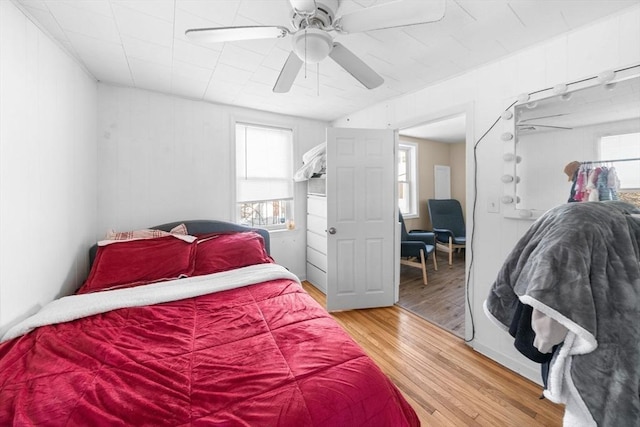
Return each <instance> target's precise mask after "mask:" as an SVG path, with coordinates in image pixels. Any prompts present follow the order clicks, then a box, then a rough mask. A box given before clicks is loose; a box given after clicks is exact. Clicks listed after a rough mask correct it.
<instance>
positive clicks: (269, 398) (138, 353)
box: [0, 280, 419, 427]
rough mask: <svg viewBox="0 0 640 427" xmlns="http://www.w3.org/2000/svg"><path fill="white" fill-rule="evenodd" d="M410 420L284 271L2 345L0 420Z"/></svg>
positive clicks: (379, 376)
mask: <svg viewBox="0 0 640 427" xmlns="http://www.w3.org/2000/svg"><path fill="white" fill-rule="evenodd" d="M34 424H38V425H91V426H98V425H109V426H112V425H154V426H157V425H187V424H189V425H219V426H277V425H283V426H359V425H371V426H394V427H395V426H415V425H419V421H418V419H417V417H416V414H415V412H414V411H413V409H412V408H411V407H410V406H409V405H408V403H407V402H406V401H405V400H404V398H403V397H402V396H401V394H400V392H399V391H398V390H397V389H396V388H395V386H394V385H393V384H392V383H391V382H390V381H389V379H388V378H387V377H386V376H385V375H384V374H383V373H382V372H381V371H380V369H379V368H378V367H377V366H376V365H375V364H374V362H373V361H372V360H371V359H370V358H369V357H367V356H366V355H365V354H364V352H363V350H362V349H361V348H360V347H359V346H358V345H357V344H355V343H354V342H353V340H352V339H351V338H350V337H349V336H348V335H347V334H346V332H345V331H344V330H343V329H342V328H341V327H340V326H339V325H338V324H337V323H336V322H335V321H334V320H333V319H332V318H331V317H330V316H329V314H328V313H327V312H326V311H325V310H324V309H323V308H322V307H320V306H319V305H318V304H317V303H316V302H315V300H313V299H312V298H311V297H310V296H309V295H308V294H307V293H306V292H305V291H304V290H303V289H302V288H301V286H300V285H299V284H298V283H296V282H293V281H291V280H273V281H269V282H264V283H261V284H257V285H252V286H247V287H242V288H238V289H234V290H229V291H224V292H219V293H215V294H208V295H204V296H200V297H196V298H190V299H183V300H179V301H173V302H169V303H163V304H158V305H151V306H143V307H134V308H124V309H118V310H114V311H110V312H107V313H104V314H98V315H94V316H90V317H87V318H82V319H79V320H75V321H72V322H66V323H61V324H57V325H50V326H43V327H40V328H38V329H36V330H34V331H33V332H31V333H29V334H27V335H25V336H22V337H20V338H16V339H13V340H10V341H7V342H5V343H3V344H0V425H2V426H5V425H20V426H22V425H34Z"/></svg>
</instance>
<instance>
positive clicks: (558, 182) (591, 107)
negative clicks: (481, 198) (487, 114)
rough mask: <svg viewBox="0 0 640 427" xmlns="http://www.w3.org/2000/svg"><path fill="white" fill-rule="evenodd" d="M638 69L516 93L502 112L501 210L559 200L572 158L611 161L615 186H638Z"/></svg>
mask: <svg viewBox="0 0 640 427" xmlns="http://www.w3.org/2000/svg"><path fill="white" fill-rule="evenodd" d="M639 68H640V67H632V68H629V69H625V70H624V71H618V72H615V73H614V72H613V71H609V72H605V73H602V74H601V75H600V76H598V77H596V78H592V79H585V80H584V81H582V82H579V83H574V84H572V85H571V86H572V87H568V86H567V85H562V84H561V85H557V86H555V87H554V88H553V89H550V90H546V91H543V93H540V94H539V97H537V98H536V97H532V96H529V95H528V94H523V95H521V96H520V97H519V98H518V103H517V104H516V105H515V107H514V108H512V109H511V110H509V111H507V112H505V114H503V119H504V120H503V122H504V123H505V127H504V130H505V132H504V133H503V134H502V140H503V142H504V146H505V150H504V155H503V160H504V162H505V167H504V175H503V176H502V182H503V184H504V196H503V198H502V203H503V206H504V209H503V212H504V214H505V216H507V217H511V218H523V219H535V218H537V217H539V216H540V215H541V214H542V213H544V212H545V211H547V210H548V209H550V208H552V207H554V206H557V205H559V204H562V203H566V202H567V201H568V200H569V198H570V192H571V190H572V176H571V175H572V174H573V168H572V167H571V166H569V167H567V166H568V165H569V164H570V163H571V162H574V161H577V162H578V163H580V164H582V165H583V167H587V166H591V167H601V169H602V167H605V168H606V170H609V169H611V168H612V167H613V168H615V169H616V170H618V171H620V172H621V173H620V174H619V175H620V181H621V186H622V188H623V189H624V188H629V187H631V188H634V187H635V188H637V189H638V192H640V74H639V72H640V69H639ZM509 116H511V117H509ZM621 135H622V136H621ZM622 140H624V141H622ZM611 141H614V143H613V144H612V143H611ZM620 141H622V142H620ZM572 166H573V167H574V168H575V166H576V164H573V165H572ZM565 168H567V171H566V172H565ZM623 177H624V179H626V182H624V180H623V179H622V178H623ZM612 179H613V176H612ZM595 196H596V194H593V196H592V197H595ZM617 196H618V195H617V194H616V196H613V197H617ZM603 197H604V196H603Z"/></svg>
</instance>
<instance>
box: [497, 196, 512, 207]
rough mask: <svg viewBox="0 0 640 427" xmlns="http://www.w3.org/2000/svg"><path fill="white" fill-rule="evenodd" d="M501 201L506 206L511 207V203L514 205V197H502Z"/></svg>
mask: <svg viewBox="0 0 640 427" xmlns="http://www.w3.org/2000/svg"><path fill="white" fill-rule="evenodd" d="M500 201H501V202H502V203H504V204H505V205H510V204H511V203H513V197H511V196H502V197H501V198H500Z"/></svg>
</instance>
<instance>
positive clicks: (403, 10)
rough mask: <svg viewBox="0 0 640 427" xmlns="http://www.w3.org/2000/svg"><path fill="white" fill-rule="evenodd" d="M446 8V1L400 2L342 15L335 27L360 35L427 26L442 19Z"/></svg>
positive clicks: (400, 0) (408, 0) (406, 0)
mask: <svg viewBox="0 0 640 427" xmlns="http://www.w3.org/2000/svg"><path fill="white" fill-rule="evenodd" d="M445 7H446V6H445V0H399V1H394V2H390V3H384V4H381V5H378V6H372V7H367V8H365V9H360V10H357V11H355V12H351V13H347V14H346V15H342V16H341V17H340V18H338V19H337V21H336V23H335V27H336V29H338V30H339V31H342V32H345V33H359V32H362V31H372V30H381V29H384V28H393V27H404V26H407V25H416V24H425V23H427V22H435V21H439V20H440V19H442V18H443V17H444V12H445Z"/></svg>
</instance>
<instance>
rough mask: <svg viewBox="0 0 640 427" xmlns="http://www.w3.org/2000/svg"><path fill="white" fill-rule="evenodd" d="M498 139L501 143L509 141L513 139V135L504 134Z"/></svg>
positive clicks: (509, 133)
mask: <svg viewBox="0 0 640 427" xmlns="http://www.w3.org/2000/svg"><path fill="white" fill-rule="evenodd" d="M500 139H502V140H503V141H511V140H512V139H513V134H512V133H511V132H504V133H503V134H502V135H500Z"/></svg>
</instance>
